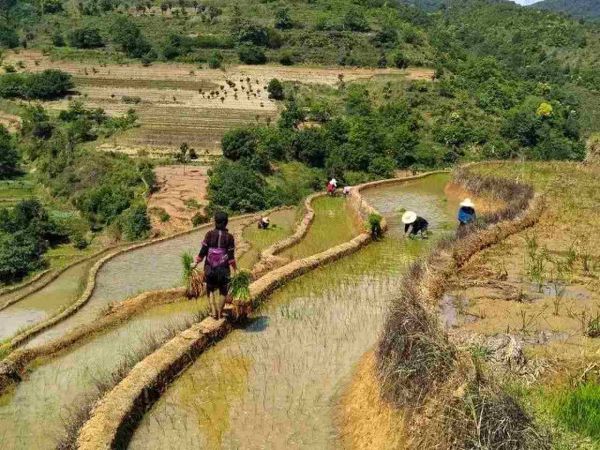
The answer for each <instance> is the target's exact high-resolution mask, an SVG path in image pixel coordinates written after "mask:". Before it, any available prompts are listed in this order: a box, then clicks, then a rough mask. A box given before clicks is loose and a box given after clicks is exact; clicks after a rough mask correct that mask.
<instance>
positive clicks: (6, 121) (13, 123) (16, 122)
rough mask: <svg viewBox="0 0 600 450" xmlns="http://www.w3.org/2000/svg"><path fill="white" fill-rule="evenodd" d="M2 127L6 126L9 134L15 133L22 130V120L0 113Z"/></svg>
mask: <svg viewBox="0 0 600 450" xmlns="http://www.w3.org/2000/svg"><path fill="white" fill-rule="evenodd" d="M0 125H4V126H5V127H6V129H7V130H8V131H9V132H11V133H15V132H16V131H18V130H19V128H21V118H20V117H18V116H15V115H12V114H8V113H5V112H3V111H0Z"/></svg>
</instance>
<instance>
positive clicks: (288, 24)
mask: <svg viewBox="0 0 600 450" xmlns="http://www.w3.org/2000/svg"><path fill="white" fill-rule="evenodd" d="M293 27H294V22H293V21H292V18H291V17H290V10H289V8H281V9H278V10H277V11H276V12H275V28H277V29H279V30H289V29H290V28H293Z"/></svg>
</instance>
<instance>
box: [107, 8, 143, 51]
mask: <svg viewBox="0 0 600 450" xmlns="http://www.w3.org/2000/svg"><path fill="white" fill-rule="evenodd" d="M110 36H111V39H112V42H113V43H114V44H116V45H118V46H119V47H120V49H121V51H123V52H124V53H125V54H126V55H127V56H130V57H132V58H141V57H142V56H147V55H148V54H149V53H150V51H151V49H152V47H151V46H150V44H149V43H148V41H147V40H146V38H145V37H144V35H143V34H142V32H141V30H140V28H139V27H138V26H137V25H136V24H135V23H134V22H133V21H132V20H130V19H129V18H127V17H123V16H120V17H117V18H116V19H115V21H114V22H113V24H112V26H111V27H110Z"/></svg>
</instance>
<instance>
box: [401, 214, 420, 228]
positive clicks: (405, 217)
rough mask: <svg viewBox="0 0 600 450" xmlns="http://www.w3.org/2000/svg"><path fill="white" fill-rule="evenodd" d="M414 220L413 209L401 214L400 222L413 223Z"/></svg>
mask: <svg viewBox="0 0 600 450" xmlns="http://www.w3.org/2000/svg"><path fill="white" fill-rule="evenodd" d="M415 220H417V213H415V212H414V211H406V212H405V213H404V214H402V223H405V224H407V225H408V224H410V223H413V222H414V221H415Z"/></svg>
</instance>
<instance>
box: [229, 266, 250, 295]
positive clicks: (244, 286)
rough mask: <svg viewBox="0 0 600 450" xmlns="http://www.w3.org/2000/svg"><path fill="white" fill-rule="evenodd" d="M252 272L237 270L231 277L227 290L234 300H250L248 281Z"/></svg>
mask: <svg viewBox="0 0 600 450" xmlns="http://www.w3.org/2000/svg"><path fill="white" fill-rule="evenodd" d="M251 282H252V274H251V273H250V272H249V271H247V270H239V271H238V272H236V273H235V274H234V275H233V276H232V277H231V282H230V283H229V292H230V293H231V297H232V299H233V300H234V301H235V302H238V303H247V302H249V301H250V283H251Z"/></svg>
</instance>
